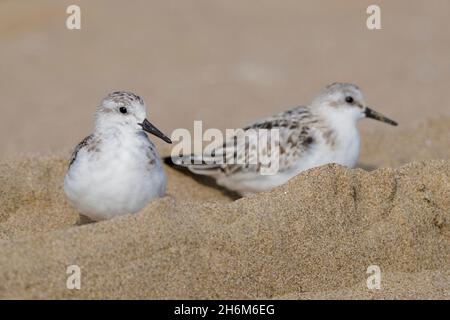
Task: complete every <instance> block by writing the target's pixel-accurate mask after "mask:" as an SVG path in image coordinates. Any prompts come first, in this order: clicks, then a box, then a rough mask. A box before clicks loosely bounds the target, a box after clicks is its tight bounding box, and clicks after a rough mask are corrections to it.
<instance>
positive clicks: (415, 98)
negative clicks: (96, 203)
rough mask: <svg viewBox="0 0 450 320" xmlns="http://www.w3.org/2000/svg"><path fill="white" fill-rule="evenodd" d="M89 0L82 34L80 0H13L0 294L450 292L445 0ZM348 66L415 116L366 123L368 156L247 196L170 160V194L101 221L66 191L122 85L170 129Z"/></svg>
mask: <svg viewBox="0 0 450 320" xmlns="http://www.w3.org/2000/svg"><path fill="white" fill-rule="evenodd" d="M79 3H80V7H81V8H82V10H83V11H82V12H83V24H82V29H81V30H79V31H69V30H67V29H66V28H65V18H66V17H67V14H66V13H65V9H66V7H67V6H68V5H69V4H71V3H70V1H49V0H43V1H40V2H39V5H38V4H34V3H33V4H32V3H30V2H28V3H27V4H25V2H17V1H12V0H3V1H0V39H1V41H0V52H2V57H3V59H1V61H0V93H1V95H2V103H1V104H0V110H1V111H2V116H1V117H0V155H1V157H0V298H2V299H11V298H25V299H53V298H96V299H98V298H113V299H126V298H131V299H178V298H184V299H200V298H201V299H211V298H215V299H251V298H257V299H269V298H270V299H450V161H449V158H450V98H448V96H447V91H448V87H449V85H450V72H449V71H450V64H449V62H448V61H449V59H448V57H450V43H449V41H448V36H449V31H448V30H449V29H450V22H449V21H448V17H447V13H448V12H449V11H450V3H449V2H448V1H444V0H442V1H441V0H434V1H430V2H425V1H406V0H405V1H395V2H392V1H390V2H389V1H379V3H380V6H381V8H382V19H383V20H382V21H383V29H382V30H377V31H369V30H367V28H366V26H365V19H366V17H367V15H366V13H365V10H366V8H367V6H368V5H369V4H371V3H370V1H356V0H352V1H346V4H345V5H342V4H339V2H338V1H320V2H317V1H291V0H286V1H283V4H282V5H281V4H280V3H278V2H275V1H269V0H263V1H248V2H245V3H241V2H237V1H151V2H148V1H136V2H135V3H134V5H133V6H132V7H130V6H127V5H126V3H125V2H124V1H95V2H89V1H79ZM335 81H348V82H353V83H356V84H358V85H359V86H360V87H361V88H362V90H363V92H364V93H365V95H366V100H367V101H368V103H369V104H370V105H371V106H373V107H374V108H375V109H376V110H378V111H380V112H382V113H383V114H386V115H387V116H389V117H390V118H392V119H395V120H396V121H398V122H399V124H400V125H399V126H398V127H390V126H387V125H385V124H382V123H380V122H375V121H372V120H368V119H365V120H363V121H361V123H360V131H361V138H362V152H361V156H360V160H359V162H358V166H357V168H354V169H348V168H345V167H342V166H338V165H335V164H330V165H325V166H322V167H318V168H315V169H311V170H308V171H306V172H304V173H302V174H300V175H299V176H297V177H296V178H294V179H292V180H291V181H290V182H289V183H288V184H286V185H284V186H281V187H279V188H277V189H275V190H273V191H270V192H265V193H260V194H256V195H253V196H250V197H245V198H241V199H236V198H235V197H231V196H230V194H229V193H227V192H225V191H224V190H222V189H220V188H218V187H217V186H214V185H213V184H212V183H211V182H210V181H207V180H205V179H201V178H195V179H194V178H193V177H192V176H191V175H189V174H185V173H182V172H179V171H176V170H174V169H172V168H170V167H167V166H165V168H164V169H165V170H166V172H167V175H168V178H169V183H168V192H167V196H166V197H164V198H161V199H158V200H156V201H154V202H152V203H151V204H149V205H148V206H147V207H146V208H145V209H144V210H142V211H141V212H139V213H138V214H135V215H125V216H123V217H119V218H114V219H112V220H109V221H103V222H96V223H93V222H91V221H88V220H87V219H85V218H82V217H80V215H79V213H78V212H77V211H76V210H75V209H74V208H72V207H71V206H70V205H69V203H68V202H67V200H66V197H65V195H64V191H63V188H62V186H63V179H64V175H65V174H66V171H67V167H68V161H69V158H70V153H71V151H72V149H73V147H74V146H75V145H76V144H77V143H78V142H79V141H81V139H83V138H84V137H85V136H86V135H88V134H89V133H90V132H91V131H92V127H93V114H94V111H95V107H96V106H97V105H98V103H99V102H100V100H101V98H102V97H103V96H104V95H105V94H106V93H107V92H110V91H113V90H117V89H127V90H132V91H135V92H137V93H139V94H140V95H141V96H142V97H143V98H144V99H145V100H146V102H147V104H148V106H149V108H150V112H149V114H150V117H151V119H152V122H154V124H156V125H157V126H158V127H159V128H160V129H161V130H162V131H164V132H167V133H169V134H170V133H171V132H172V131H173V130H174V129H176V128H187V129H189V130H192V128H193V121H194V120H203V121H204V127H205V128H209V127H214V128H219V129H225V128H236V127H242V126H244V125H246V124H248V123H251V122H252V121H253V120H255V119H257V118H260V117H265V116H268V115H271V114H274V113H277V112H280V111H282V110H286V109H289V108H291V107H293V106H295V105H300V104H306V103H308V102H310V101H311V99H312V98H313V97H314V95H315V94H316V93H317V92H318V90H320V89H321V88H322V87H323V86H324V85H326V84H328V83H330V82H335ZM153 141H155V143H156V144H157V147H158V149H159V151H160V154H161V156H169V155H170V152H171V148H170V146H168V145H164V144H163V143H161V142H159V141H156V139H154V140H153ZM70 265H78V266H80V268H81V272H82V280H81V289H80V290H69V289H67V287H66V281H67V277H68V275H67V273H66V269H67V267H68V266H70ZM370 265H377V266H379V267H380V269H381V272H382V283H381V289H379V290H378V289H375V290H369V289H368V288H367V285H366V280H367V278H368V276H369V275H368V274H367V272H366V271H367V268H368V266H370Z"/></svg>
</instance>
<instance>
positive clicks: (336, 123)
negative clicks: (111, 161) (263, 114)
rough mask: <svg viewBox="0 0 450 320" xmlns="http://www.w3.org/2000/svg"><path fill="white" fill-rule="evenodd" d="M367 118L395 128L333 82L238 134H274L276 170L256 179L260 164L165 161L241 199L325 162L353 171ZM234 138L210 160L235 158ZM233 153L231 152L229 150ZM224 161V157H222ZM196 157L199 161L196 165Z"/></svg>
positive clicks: (348, 87) (354, 91)
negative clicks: (360, 129) (362, 123)
mask: <svg viewBox="0 0 450 320" xmlns="http://www.w3.org/2000/svg"><path fill="white" fill-rule="evenodd" d="M362 118H372V119H376V120H379V121H383V122H386V123H388V124H391V125H394V126H396V125H397V123H396V122H395V121H392V120H390V119H388V118H386V117H385V116H383V115H382V114H380V113H378V112H376V111H374V110H372V109H370V108H369V107H367V106H366V103H365V101H364V97H363V94H362V92H361V91H360V89H359V88H358V87H357V86H356V85H353V84H349V83H333V84H331V85H329V86H327V87H326V88H325V89H323V90H322V91H321V92H320V93H319V94H318V95H317V96H316V98H315V99H314V100H313V101H312V102H311V104H310V105H308V106H300V107H297V108H294V109H291V110H289V111H285V112H282V113H279V114H277V115H275V116H272V117H269V118H265V119H262V120H260V121H257V122H255V123H253V124H252V125H250V126H248V127H246V128H244V129H243V131H244V132H245V131H247V130H250V129H252V130H258V129H269V130H272V129H277V130H279V143H278V145H279V148H278V157H277V161H279V162H278V170H277V172H276V174H273V175H263V174H261V172H260V170H261V165H258V164H257V165H242V164H237V163H238V162H236V161H235V162H233V161H231V164H227V161H226V160H227V159H225V161H223V162H222V163H220V164H211V161H205V158H206V157H209V155H205V154H203V155H200V156H199V155H184V156H183V155H182V156H181V157H177V156H173V157H172V158H166V162H167V163H168V164H169V165H170V164H171V165H174V166H175V167H177V166H182V167H187V168H188V169H189V170H190V171H191V172H193V173H195V174H199V175H208V176H211V177H212V178H214V179H215V180H216V183H217V184H218V185H220V186H223V187H225V188H227V189H229V190H232V191H235V192H237V193H239V194H241V195H248V194H252V193H256V192H260V191H267V190H271V189H273V188H274V187H277V186H279V185H282V184H284V183H286V182H287V181H288V180H290V179H291V178H293V177H294V176H296V175H298V174H299V173H300V172H302V171H304V170H307V169H310V168H313V167H317V166H321V165H324V164H327V163H337V164H340V165H344V166H347V167H354V166H355V165H356V162H357V160H358V157H359V152H360V137H359V132H358V128H357V122H358V120H360V119H362ZM256 139H257V136H256V138H255V136H250V140H249V141H247V142H246V143H245V148H246V149H247V150H248V149H252V147H253V149H255V146H256V145H257V143H258V142H257V141H256ZM236 140H237V139H236V137H232V138H231V139H229V140H227V141H226V142H225V143H224V144H223V146H222V147H219V148H217V149H215V150H214V151H213V152H212V154H214V155H230V154H231V155H233V156H234V157H236V151H235V150H236V147H237V144H236V143H235V142H236ZM229 148H233V149H234V150H231V152H230V150H228V149H229ZM227 157H228V156H225V157H224V158H227ZM199 158H201V160H200V161H199Z"/></svg>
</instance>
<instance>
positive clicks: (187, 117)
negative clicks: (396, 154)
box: [0, 0, 450, 155]
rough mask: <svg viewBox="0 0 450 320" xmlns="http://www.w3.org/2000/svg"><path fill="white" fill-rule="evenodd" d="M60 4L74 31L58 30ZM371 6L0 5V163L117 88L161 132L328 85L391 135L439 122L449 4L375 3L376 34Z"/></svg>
mask: <svg viewBox="0 0 450 320" xmlns="http://www.w3.org/2000/svg"><path fill="white" fill-rule="evenodd" d="M73 3H76V4H78V5H80V7H81V10H82V29H81V30H80V31H73V30H72V31H71V30H67V29H66V27H65V20H66V17H67V16H68V15H67V14H66V13H65V11H66V7H67V6H68V5H70V4H73ZM372 3H373V1H361V0H354V1H345V2H344V1H331V0H328V1H325V0H321V1H312V0H311V1H299V0H283V1H281V2H280V1H269V0H258V1H225V0H221V1H217V0H215V1H207V0H204V1H201V0H199V1H173V0H169V1H144V0H133V1H131V2H127V1H111V0H108V1H100V0H95V1H60V0H58V1H56V0H54V1H48V0H39V1H14V0H9V1H8V0H2V1H0V39H1V41H0V52H1V60H0V75H1V77H0V94H1V101H2V102H1V105H0V111H1V117H0V154H3V155H11V154H15V153H17V152H20V153H35V152H46V151H52V152H53V151H60V150H62V149H68V148H72V146H73V145H75V144H76V143H78V142H79V141H80V139H82V138H84V137H85V136H86V135H87V134H88V133H89V132H90V131H91V129H92V125H93V112H94V110H95V107H96V106H97V104H98V103H99V102H100V101H101V99H102V97H103V96H104V95H105V94H106V93H108V92H110V91H111V90H117V89H128V90H133V91H135V92H137V93H138V94H140V95H142V97H143V98H144V99H145V100H146V102H147V104H148V105H149V106H150V108H151V109H150V112H151V118H152V119H153V121H154V122H155V124H157V125H158V126H160V127H161V129H163V130H164V131H166V132H169V133H170V132H171V131H172V130H174V129H175V128H180V127H183V128H192V126H193V120H204V121H205V123H204V125H205V127H218V128H234V127H240V126H243V125H246V124H247V123H249V122H251V121H253V120H254V119H256V118H258V117H263V116H266V115H271V114H273V113H275V112H277V111H281V110H285V109H287V108H290V107H293V106H296V105H299V104H305V103H308V102H309V101H310V100H311V99H312V97H313V96H314V95H315V94H316V93H317V91H318V90H319V89H320V88H322V87H323V86H324V85H326V84H328V83H330V82H334V81H348V82H354V83H356V84H358V85H359V86H360V87H361V88H362V89H363V90H364V92H365V95H366V100H367V102H368V103H370V104H371V105H373V106H374V108H376V109H377V110H379V111H381V112H384V113H385V114H387V115H388V116H390V117H392V118H393V119H396V120H398V122H400V124H401V126H402V127H404V126H410V125H414V124H416V123H417V122H419V121H422V120H423V119H426V118H432V117H439V115H442V114H444V115H449V114H450V101H449V99H448V97H447V95H446V94H445V93H446V92H447V91H448V88H449V84H450V59H449V57H450V41H449V29H450V22H449V20H448V12H450V3H449V2H448V1H446V0H431V1H410V0H404V1H376V3H377V4H379V5H380V7H381V18H382V28H383V29H382V30H375V31H370V30H368V29H367V27H366V18H367V14H366V8H367V6H368V5H369V4H372ZM362 129H363V131H367V130H371V129H373V130H382V131H389V132H392V134H395V132H396V130H397V128H388V127H387V126H385V125H382V124H380V123H373V122H372V121H365V123H364V124H363V125H362ZM363 148H364V149H365V148H367V141H364V139H363Z"/></svg>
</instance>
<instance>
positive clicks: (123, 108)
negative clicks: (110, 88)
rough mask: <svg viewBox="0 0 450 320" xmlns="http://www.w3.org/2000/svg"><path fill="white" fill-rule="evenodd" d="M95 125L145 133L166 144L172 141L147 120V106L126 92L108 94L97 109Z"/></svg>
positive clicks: (135, 96)
mask: <svg viewBox="0 0 450 320" xmlns="http://www.w3.org/2000/svg"><path fill="white" fill-rule="evenodd" d="M96 125H97V127H100V128H111V127H122V128H127V129H131V130H136V131H142V130H144V131H146V132H149V133H151V134H153V135H155V136H157V137H158V138H160V139H162V140H164V141H165V142H167V143H172V141H171V140H170V139H169V138H168V137H167V136H166V135H165V134H163V133H162V132H161V131H159V130H158V129H157V128H156V127H155V126H154V125H152V124H151V123H150V122H149V121H148V120H147V106H146V105H145V102H144V100H143V99H142V98H141V97H139V96H138V95H136V94H134V93H132V92H128V91H116V92H113V93H110V94H108V95H107V96H106V97H105V98H104V99H103V101H102V103H101V105H100V106H99V107H98V108H97V112H96Z"/></svg>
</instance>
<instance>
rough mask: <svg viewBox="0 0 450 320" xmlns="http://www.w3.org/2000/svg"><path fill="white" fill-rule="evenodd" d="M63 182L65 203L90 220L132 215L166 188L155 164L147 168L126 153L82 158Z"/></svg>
mask: <svg viewBox="0 0 450 320" xmlns="http://www.w3.org/2000/svg"><path fill="white" fill-rule="evenodd" d="M88 159H89V161H88ZM74 166H75V167H73V168H71V170H70V171H69V174H68V175H67V176H66V179H65V182H64V188H65V191H66V194H67V196H68V198H69V200H70V201H71V202H72V203H73V204H74V206H75V207H76V208H77V209H78V210H79V211H80V212H81V213H83V214H84V215H86V216H88V217H89V218H91V219H93V220H104V219H109V218H112V217H114V216H117V215H122V214H127V213H135V212H138V211H139V210H141V209H142V208H143V207H145V206H146V204H147V203H148V202H149V201H151V200H152V199H154V198H157V197H162V196H163V195H164V193H165V188H166V177H165V174H164V172H163V170H157V168H159V163H157V164H156V166H154V167H149V165H148V159H146V158H144V157H142V158H140V157H136V155H135V154H130V153H127V152H120V153H119V152H117V153H113V152H112V153H109V154H108V153H104V154H103V155H102V156H101V157H100V156H98V158H95V159H94V158H93V157H91V158H88V157H87V156H86V157H83V158H80V159H79V160H78V163H74Z"/></svg>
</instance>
